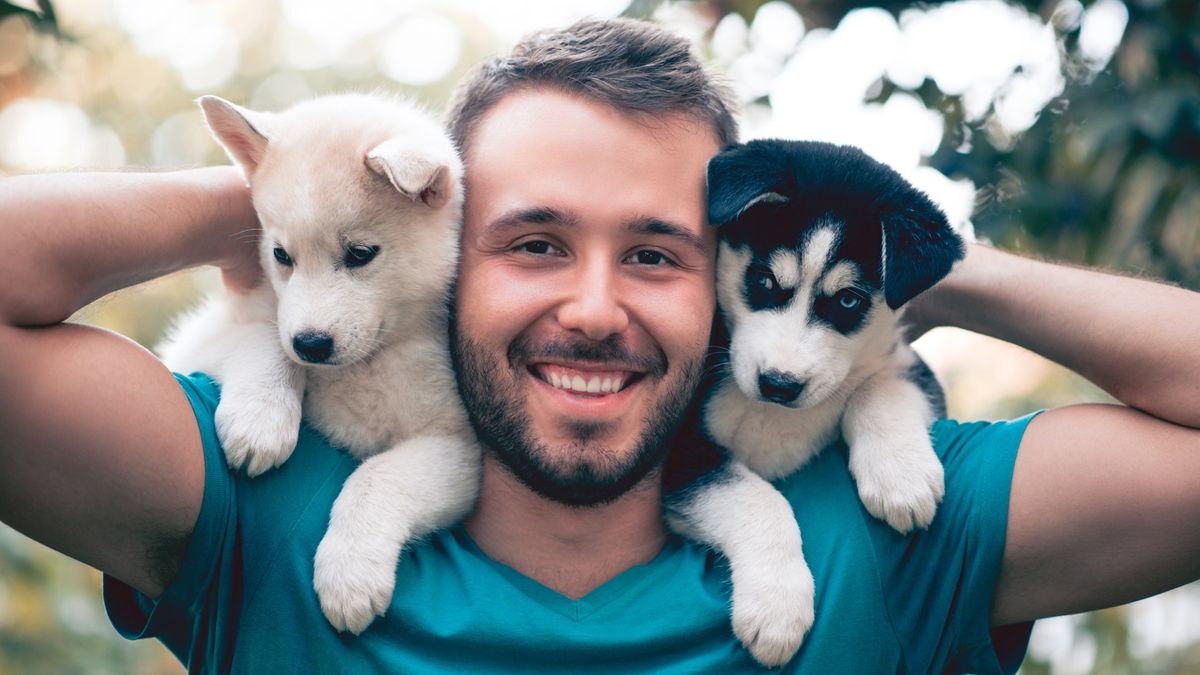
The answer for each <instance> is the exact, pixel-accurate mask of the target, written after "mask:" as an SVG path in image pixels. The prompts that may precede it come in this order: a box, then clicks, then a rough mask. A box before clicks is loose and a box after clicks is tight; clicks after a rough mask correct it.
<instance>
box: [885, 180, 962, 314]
mask: <svg viewBox="0 0 1200 675" xmlns="http://www.w3.org/2000/svg"><path fill="white" fill-rule="evenodd" d="M908 189H909V191H910V193H911V194H909V195H906V197H907V199H905V198H901V199H900V202H899V205H898V208H896V209H895V210H892V211H885V212H884V214H883V216H882V221H883V222H882V225H883V258H884V265H883V295H884V298H885V299H886V300H887V304H888V307H891V308H892V309H897V308H899V307H900V306H901V305H903V304H904V303H906V302H908V301H909V300H912V299H913V298H915V297H916V296H917V295H919V294H920V293H922V292H924V291H926V290H928V289H929V288H931V287H932V286H933V285H934V284H936V283H937V282H938V281H940V280H941V279H942V277H944V276H946V275H947V274H949V273H950V269H951V268H952V267H954V263H956V262H958V261H959V260H962V258H963V255H964V251H963V241H962V237H960V236H958V233H957V232H955V231H954V228H952V227H950V224H949V223H948V222H946V215H945V214H944V213H942V210H941V209H939V208H938V207H937V206H936V205H934V203H933V202H932V201H930V199H929V198H928V197H926V196H925V194H924V193H922V192H921V191H919V190H917V189H916V188H914V187H912V186H909V187H908Z"/></svg>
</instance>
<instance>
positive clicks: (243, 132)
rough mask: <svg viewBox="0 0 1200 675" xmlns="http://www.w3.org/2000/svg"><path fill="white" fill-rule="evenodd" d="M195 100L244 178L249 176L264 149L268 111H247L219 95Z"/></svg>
mask: <svg viewBox="0 0 1200 675" xmlns="http://www.w3.org/2000/svg"><path fill="white" fill-rule="evenodd" d="M196 102H197V103H199V104H200V109H201V110H202V111H204V121H205V122H207V123H208V129H209V131H211V132H212V135H213V136H214V137H215V138H216V139H217V142H218V143H220V144H221V147H223V148H225V154H227V155H229V158H230V159H232V160H233V161H234V163H235V164H237V165H238V166H240V167H241V168H242V171H243V172H244V173H245V174H246V178H250V177H252V176H253V175H254V172H255V171H256V170H257V169H258V165H259V163H261V162H262V158H263V154H265V153H266V151H267V141H268V139H269V138H270V131H269V127H270V124H271V114H270V113H261V112H254V111H253V110H247V109H246V108H243V107H241V106H238V105H234V104H232V103H230V102H229V101H226V100H225V99H223V98H220V97H219V96H201V97H200V98H199V99H197V101H196Z"/></svg>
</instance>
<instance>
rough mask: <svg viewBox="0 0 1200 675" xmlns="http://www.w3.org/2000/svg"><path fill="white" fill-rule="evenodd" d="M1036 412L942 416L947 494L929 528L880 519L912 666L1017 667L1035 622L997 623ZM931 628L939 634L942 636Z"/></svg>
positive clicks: (881, 551)
mask: <svg viewBox="0 0 1200 675" xmlns="http://www.w3.org/2000/svg"><path fill="white" fill-rule="evenodd" d="M1032 418H1033V415H1030V416H1027V417H1023V418H1021V419H1017V420H1012V421H1005V422H971V423H959V422H954V421H950V420H939V421H938V422H936V423H935V424H934V426H933V430H932V432H931V434H932V438H933V445H934V449H935V451H936V452H937V454H938V456H939V457H940V458H941V460H942V464H943V466H944V468H945V476H946V493H945V497H944V498H943V500H942V503H941V505H940V506H939V507H938V512H937V515H936V516H935V518H934V521H933V524H932V525H931V526H930V527H929V529H928V530H926V531H923V532H917V533H915V534H912V535H910V536H909V537H907V540H905V538H904V537H902V536H901V535H899V534H897V533H896V532H895V531H893V530H891V528H889V527H887V525H886V524H884V523H881V522H879V521H874V519H872V520H873V521H874V522H873V524H872V526H871V534H872V538H873V539H874V540H875V543H876V545H875V550H876V555H877V557H878V563H879V568H880V575H881V580H880V581H881V583H882V584H883V586H884V588H885V589H886V591H887V592H886V593H885V597H886V598H887V602H888V612H889V614H890V615H891V620H892V625H893V626H894V627H895V629H896V632H897V636H896V637H897V638H898V639H899V641H900V643H901V645H902V648H903V649H904V650H905V661H906V664H907V670H908V671H909V672H930V671H931V669H934V668H936V664H946V665H945V667H944V671H943V672H952V673H1014V672H1016V670H1017V668H1018V667H1019V666H1020V664H1021V660H1022V659H1023V658H1024V656H1025V649H1026V646H1027V645H1028V641H1029V633H1030V630H1031V628H1032V623H1025V624H1019V625H1016V626H1009V627H1005V628H1001V629H992V628H991V626H990V624H989V616H990V614H991V607H992V596H993V594H994V592H995V588H996V581H997V579H998V578H999V574H1000V564H1001V562H1002V561H1003V558H1004V541H1005V534H1006V530H1007V526H1008V500H1009V489H1010V487H1011V484H1012V475H1013V467H1014V464H1015V462H1016V457H1017V449H1018V447H1019V446H1020V443H1021V438H1022V436H1023V434H1024V432H1025V428H1026V426H1028V424H1029V421H1030V420H1031V419H1032ZM932 636H938V637H937V639H936V640H933V639H931V637H932Z"/></svg>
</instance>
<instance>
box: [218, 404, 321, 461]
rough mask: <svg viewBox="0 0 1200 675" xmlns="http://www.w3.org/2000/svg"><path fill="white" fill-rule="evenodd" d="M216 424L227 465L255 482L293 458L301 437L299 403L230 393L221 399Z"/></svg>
mask: <svg viewBox="0 0 1200 675" xmlns="http://www.w3.org/2000/svg"><path fill="white" fill-rule="evenodd" d="M215 421H216V425H217V438H219V439H220V441H221V447H222V448H224V449H225V461H226V462H228V464H229V466H230V468H233V469H235V470H237V469H242V468H245V470H246V474H247V475H249V476H250V477H252V478H253V477H254V476H257V475H259V474H261V473H263V472H264V471H267V470H268V469H273V468H275V467H277V466H279V465H281V464H283V463H284V462H286V461H287V459H288V457H291V456H292V451H293V450H294V449H295V448H296V439H297V437H298V436H299V434H300V402H299V401H295V400H289V397H274V398H264V397H261V396H244V395H241V396H239V395H238V393H237V392H236V391H235V392H230V393H229V395H227V396H222V398H221V403H220V404H219V405H218V406H217V414H216V418H215Z"/></svg>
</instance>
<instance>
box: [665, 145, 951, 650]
mask: <svg viewBox="0 0 1200 675" xmlns="http://www.w3.org/2000/svg"><path fill="white" fill-rule="evenodd" d="M708 182H709V183H708V184H709V221H710V222H712V223H713V224H716V225H719V226H720V227H721V237H720V250H719V254H718V259H717V294H718V302H719V304H720V310H721V315H722V317H723V320H724V324H725V328H726V329H727V330H728V333H729V349H728V354H727V357H725V359H724V361H723V362H722V363H718V364H717V365H716V370H717V371H718V372H720V373H724V374H725V375H723V376H722V377H720V378H718V379H717V381H716V382H715V383H713V384H712V388H711V390H710V392H709V393H708V395H707V399H706V401H705V405H704V412H703V417H704V421H703V424H704V428H705V430H706V431H707V433H708V434H709V437H710V438H711V440H713V441H715V442H716V443H717V444H719V446H721V447H724V448H727V449H728V451H729V452H730V453H731V454H732V456H733V458H734V461H731V462H725V463H719V462H713V461H712V460H711V459H710V460H709V463H710V465H711V464H714V463H719V466H718V468H717V469H715V470H711V471H708V473H707V475H699V477H698V480H697V474H703V472H704V470H703V469H697V468H696V467H695V466H691V467H685V468H684V469H683V470H682V472H683V473H684V474H685V476H684V477H683V478H678V477H676V478H675V479H674V480H675V481H676V482H677V483H679V484H683V485H686V486H688V487H685V488H683V489H682V490H681V491H680V492H678V493H676V494H673V495H672V494H671V493H670V492H669V493H668V495H669V498H668V502H667V503H668V507H669V509H670V513H671V515H672V517H673V519H674V520H675V521H677V524H676V527H677V529H682V530H684V531H687V532H688V533H690V534H691V536H693V537H695V538H697V539H700V540H702V541H705V542H708V543H710V544H711V545H713V546H714V547H716V548H718V549H720V550H721V551H722V552H723V553H725V555H726V557H727V558H728V559H729V562H730V567H731V569H732V573H733V578H734V590H733V597H734V628H735V630H736V631H738V634H739V636H742V637H743V640H747V638H748V637H749V636H751V635H753V637H750V640H749V642H748V644H750V645H751V649H752V650H754V651H755V655H756V656H757V657H758V658H759V660H760V661H762V662H763V663H765V664H768V665H776V664H781V663H784V662H786V661H787V660H788V659H790V658H791V656H792V655H793V654H794V653H795V651H796V650H797V649H798V648H799V645H800V642H801V639H802V638H803V635H804V633H805V632H806V631H807V630H808V628H809V627H810V626H811V624H812V621H813V581H812V576H811V574H810V572H809V570H808V567H807V565H806V564H805V562H804V560H803V556H802V554H801V552H800V549H799V546H800V534H799V530H798V528H796V526H795V523H794V522H792V523H788V522H785V521H784V519H783V518H782V517H781V516H780V512H779V509H778V506H777V505H772V503H771V502H770V498H769V497H768V496H767V495H766V493H764V492H762V491H761V490H759V491H757V492H756V493H755V494H758V495H760V497H759V499H758V500H757V501H754V500H751V499H749V498H748V497H747V496H746V495H745V494H744V492H745V490H746V489H747V486H748V485H753V482H752V477H753V476H754V474H757V476H761V477H763V478H767V479H776V478H780V477H783V476H786V475H788V474H790V473H792V472H793V471H796V470H797V469H799V468H800V467H802V466H803V465H804V464H805V463H806V462H807V461H808V460H809V459H811V458H812V457H813V456H815V455H816V454H817V453H818V452H820V451H821V450H822V449H823V448H825V447H826V446H828V445H829V444H831V443H832V442H833V441H834V440H835V439H836V438H837V437H838V435H839V431H840V434H841V435H842V436H843V437H844V439H845V440H846V442H847V444H848V446H849V455H850V472H851V474H852V475H853V476H854V479H855V481H856V482H857V485H858V493H859V496H860V498H861V499H862V502H863V504H864V506H865V507H866V509H867V510H868V511H869V512H870V513H871V514H872V515H874V516H875V517H877V518H880V519H883V520H885V521H886V522H887V523H888V524H889V525H891V526H892V527H893V528H894V529H896V530H897V531H898V532H901V533H907V532H909V531H910V530H912V529H913V528H925V527H928V526H929V524H930V523H931V522H932V520H933V517H934V513H935V511H936V510H937V504H938V502H940V501H941V498H942V495H943V489H944V488H943V471H942V465H941V462H940V461H939V460H938V457H937V455H936V454H935V453H934V451H933V447H932V445H931V442H930V439H929V426H930V424H931V423H932V420H933V418H934V415H935V413H936V414H944V410H942V409H941V393H940V389H937V385H936V381H935V380H933V378H932V374H930V373H929V372H928V369H926V368H925V366H924V364H923V363H921V362H920V360H919V359H918V358H917V356H916V355H915V354H914V353H913V352H912V350H911V349H910V348H909V347H908V345H907V343H906V342H905V340H904V338H903V335H902V334H901V331H900V329H899V320H900V317H901V312H902V308H903V305H904V304H905V303H906V302H908V301H909V300H911V299H912V298H913V297H915V296H916V295H918V294H919V293H921V292H923V291H925V290H926V289H928V288H929V287H931V286H932V285H933V284H935V283H936V282H937V281H938V280H940V279H941V278H942V277H944V276H945V275H946V274H947V273H948V272H949V271H950V269H951V267H952V265H953V264H954V263H955V262H956V261H957V260H959V259H961V258H962V255H963V249H962V241H961V239H960V238H959V236H958V235H957V234H956V233H955V232H954V231H953V230H952V229H951V228H950V227H949V225H948V224H947V222H946V218H945V216H944V215H943V214H942V212H941V211H940V210H939V209H938V208H937V207H936V206H935V205H934V204H933V203H932V202H931V201H930V200H929V199H928V198H927V197H926V196H925V195H924V194H922V193H921V192H920V191H918V190H917V189H916V188H914V187H912V185H910V184H909V183H908V182H907V181H905V180H904V179H903V178H902V177H901V176H900V175H899V174H897V173H896V172H895V171H893V170H892V169H890V168H888V167H887V166H884V165H883V164H880V163H879V162H876V161H874V160H872V159H871V158H869V157H868V156H867V155H866V154H864V153H863V152H861V151H860V150H858V149H856V148H851V147H847V146H834V145H829V144H825V143H813V142H789V141H753V142H750V143H748V144H746V145H740V146H734V147H731V148H728V149H726V150H725V151H723V152H722V153H721V154H719V155H718V156H717V157H715V158H714V159H713V160H712V161H711V162H710V163H709V168H708ZM930 383H932V388H931V387H930ZM703 442H704V441H703V439H698V440H695V442H694V443H693V444H692V445H693V447H699V446H702V445H703ZM709 454H710V455H712V452H711V451H710V452H709ZM698 461H700V462H701V463H703V461H705V460H703V459H700V460H698ZM747 467H748V468H747ZM667 470H668V479H670V478H671V477H672V471H674V472H675V473H679V472H680V469H679V468H678V467H673V466H672V464H671V463H668V467H667ZM750 470H753V472H754V473H753V474H752V473H751V471H750ZM764 500H766V501H764ZM756 509H765V512H764V513H763V515H762V516H761V517H762V518H764V519H765V520H766V521H769V522H770V523H771V524H770V525H769V526H766V525H765V524H764V522H762V521H755V520H754V519H755V518H759V517H760V515H759V514H758V513H756ZM756 522H757V524H756V525H755V526H753V527H747V524H750V523H756ZM772 536H773V539H772V538H771V537H772ZM790 546H794V550H793V551H792V552H791V554H789V547H790ZM784 576H787V577H790V578H791V579H790V581H789V580H787V579H785V580H784V582H785V583H780V581H778V578H779V577H784ZM772 582H774V584H775V586H776V589H775V590H776V591H777V595H776V596H774V597H772V596H771V595H770V594H768V593H767V586H768V584H770V583H772ZM786 584H790V586H789V585H786ZM779 591H783V592H782V593H781V594H780V593H778V592H779ZM797 604H798V605H799V609H797V607H796V605H797ZM739 617H744V619H743V623H741V624H739ZM752 631H757V633H752Z"/></svg>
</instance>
